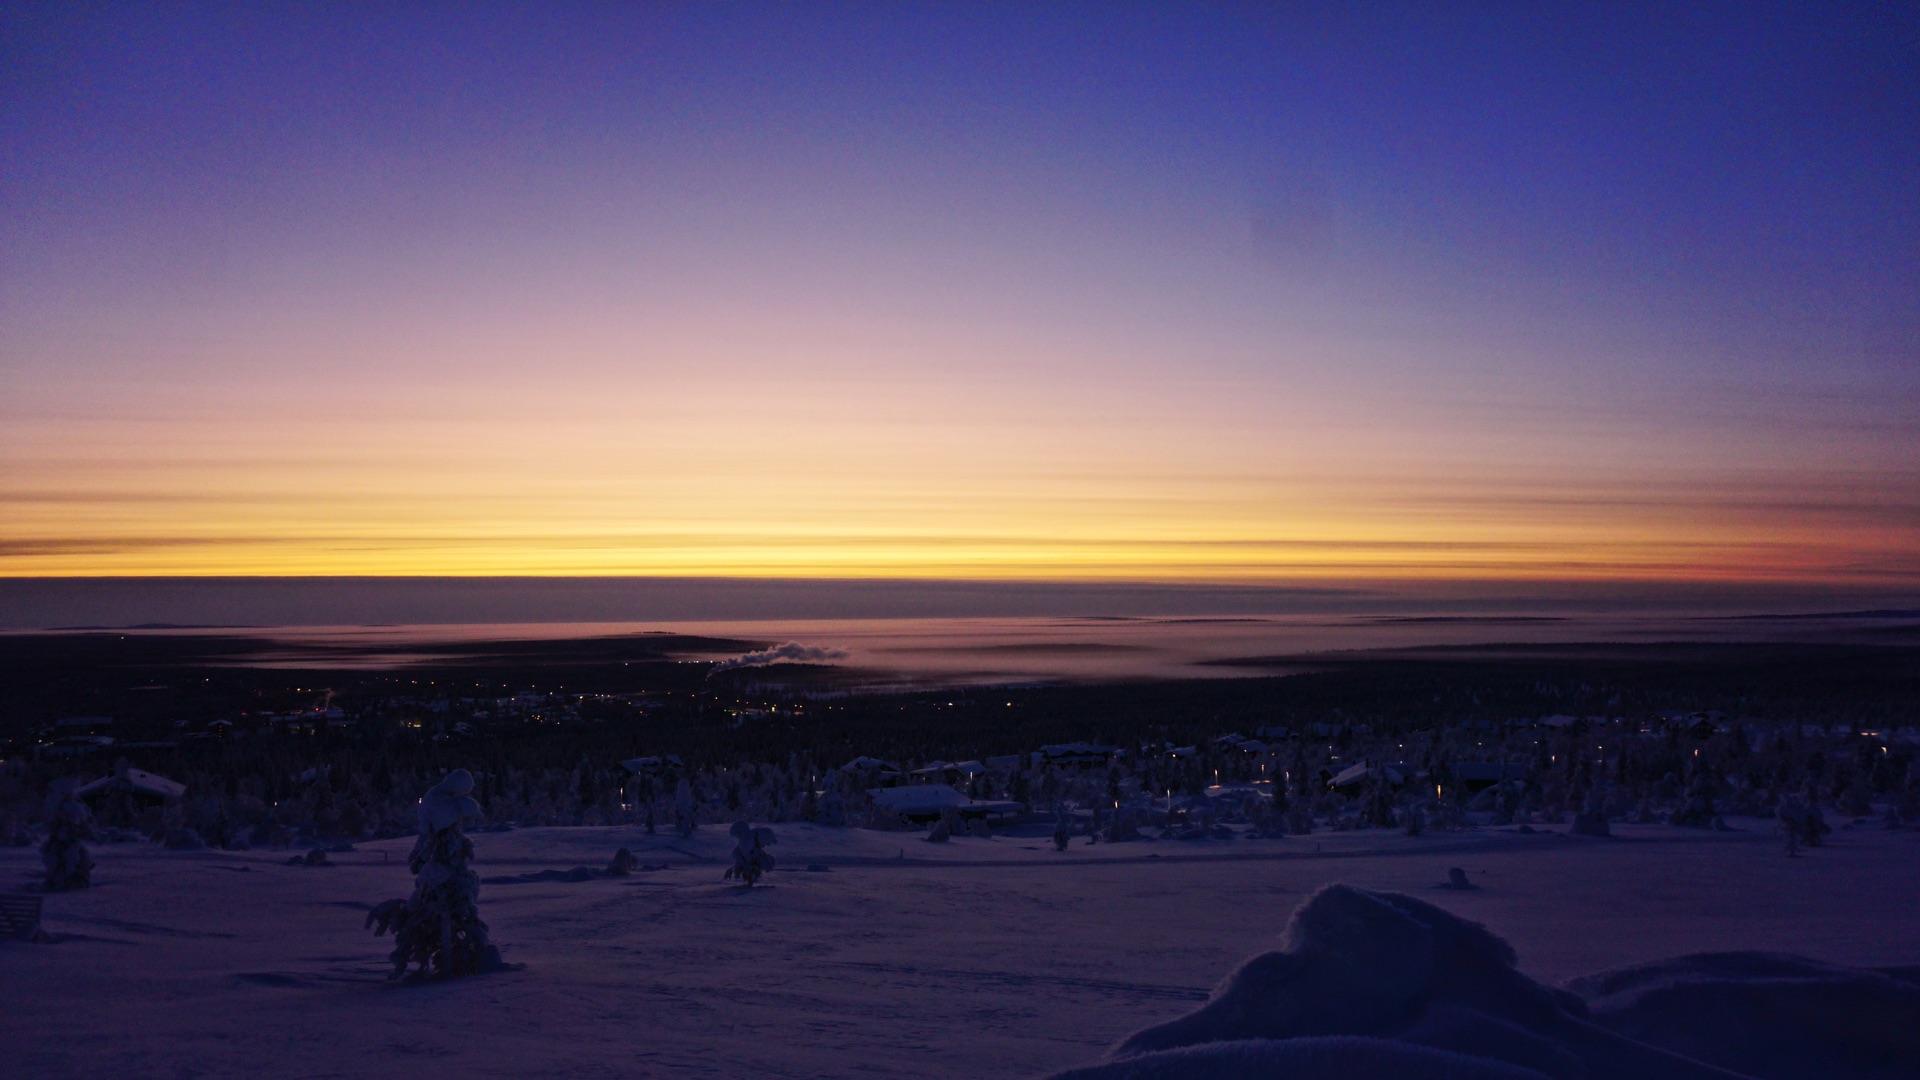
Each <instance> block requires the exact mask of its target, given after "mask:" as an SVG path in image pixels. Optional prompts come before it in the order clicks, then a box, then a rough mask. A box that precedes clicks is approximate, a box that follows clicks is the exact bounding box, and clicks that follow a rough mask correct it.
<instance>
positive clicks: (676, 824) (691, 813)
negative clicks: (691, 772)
mask: <svg viewBox="0 0 1920 1080" xmlns="http://www.w3.org/2000/svg"><path fill="white" fill-rule="evenodd" d="M699 821H700V818H699V816H698V813H697V811H696V810H695V809H694V804H693V785H691V784H689V783H687V782H686V781H685V780H682V781H680V786H679V787H678V788H677V789H676V790H675V791H674V794H673V831H674V832H677V833H679V834H680V838H681V839H682V840H685V839H687V838H688V837H690V836H692V835H693V831H694V830H695V829H696V828H699Z"/></svg>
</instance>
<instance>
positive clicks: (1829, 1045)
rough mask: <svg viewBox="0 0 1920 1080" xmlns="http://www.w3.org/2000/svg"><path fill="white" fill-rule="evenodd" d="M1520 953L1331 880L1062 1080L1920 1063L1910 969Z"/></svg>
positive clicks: (1430, 909) (1919, 991)
mask: <svg viewBox="0 0 1920 1080" xmlns="http://www.w3.org/2000/svg"><path fill="white" fill-rule="evenodd" d="M1515 964H1516V958H1515V956H1514V952H1513V949H1512V947H1510V946H1509V945H1508V944H1507V943H1506V942H1505V941H1503V940H1502V939H1500V938H1499V937H1497V936H1495V935H1494V934H1493V933H1492V932H1491V931H1489V930H1487V929H1486V928H1485V927H1483V926H1481V925H1480V924H1478V923H1474V922H1469V921H1467V920H1465V919H1462V918H1459V917H1458V916H1455V915H1452V914H1449V913H1448V912H1446V911H1444V910H1442V909H1440V908H1438V907H1435V906H1434V905H1432V904H1429V903H1426V902H1424V901H1421V900H1416V899H1414V898H1413V897H1410V896H1403V895H1400V894H1397V893H1372V892H1367V891H1365V890H1361V889H1356V888H1353V887H1351V886H1347V885H1330V886H1328V887H1326V888H1324V889H1321V890H1320V891H1319V892H1316V893H1314V894H1313V895H1312V896H1310V897H1308V898H1307V899H1306V901H1305V902H1303V903H1302V904H1301V905H1300V907H1299V908H1298V909H1297V910H1295V911H1294V913H1293V916H1292V918H1290V919H1289V920H1288V921H1287V925H1286V928H1285V930H1284V931H1282V933H1281V940H1280V948H1279V949H1278V950H1276V951H1274V952H1270V953H1266V954H1264V955H1262V956H1257V957H1254V958H1253V959H1252V960H1249V961H1247V962H1246V964H1244V965H1243V966H1242V967H1241V968H1240V969H1239V970H1238V971H1236V972H1234V973H1233V974H1232V975H1231V976H1229V977H1228V978H1227V980H1226V981H1225V982H1224V983H1222V984H1221V985H1220V987H1219V989H1217V990H1216V991H1215V992H1214V994H1213V996H1212V998H1211V999H1210V1000H1209V1001H1208V1002H1207V1004H1206V1005H1204V1006H1202V1007H1201V1008H1200V1009H1198V1010H1197V1011H1195V1012H1193V1013H1191V1014H1189V1015H1187V1016H1184V1017H1181V1018H1180V1019H1178V1020H1174V1021H1172V1022H1170V1023H1166V1024H1162V1025H1160V1026H1158V1027H1152V1028H1148V1029H1146V1030H1145V1031H1141V1032H1139V1033H1137V1034H1135V1035H1133V1036H1131V1037H1130V1038H1128V1039H1126V1040H1125V1041H1123V1042H1122V1043H1121V1044H1120V1045H1119V1046H1118V1047H1117V1048H1116V1049H1115V1050H1114V1051H1113V1053H1112V1055H1111V1057H1110V1058H1109V1062H1108V1063H1107V1064H1104V1065H1096V1066H1092V1067H1089V1068H1084V1069H1079V1070H1075V1071H1072V1072H1068V1073H1062V1074H1059V1076H1058V1078H1057V1080H1067V1078H1072V1080H1203V1078H1210V1077H1227V1076H1254V1075H1267V1076H1286V1077H1299V1078H1308V1077H1330V1078H1331V1077H1338V1078H1341V1080H1350V1078H1352V1077H1357V1076H1362V1077H1364V1076H1394V1077H1397V1078H1416V1077H1433V1078H1441V1077H1454V1076H1460V1077H1466V1076H1482V1077H1506V1078H1527V1080H1541V1078H1553V1080H1606V1078H1611V1077H1619V1078H1623V1080H1626V1078H1630V1080H1709V1078H1717V1080H1729V1078H1733V1077H1740V1076H1747V1077H1756V1078H1764V1080H1772V1078H1774V1077H1788V1076H1794V1077H1804V1076H1823V1077H1832V1078H1835V1080H1853V1078H1858V1080H1869V1078H1871V1080H1878V1078H1880V1077H1892V1076H1915V1075H1920V1024H1917V1023H1916V1021H1920V1012H1916V1009H1917V1008H1920V986H1916V985H1915V984H1914V983H1912V982H1911V981H1908V980H1906V979H1905V978H1904V977H1903V975H1902V974H1900V973H1896V972H1894V971H1892V970H1890V971H1889V972H1878V971H1857V970H1853V969H1847V968H1836V967H1832V966H1829V965H1824V964H1818V963H1815V962H1813V961H1809V960H1802V959H1799V958H1796V957H1782V956H1770V955H1765V954H1753V953H1738V954H1722V955H1718V956H1707V957H1683V958H1680V959H1678V960H1672V961H1664V962H1662V963H1659V964H1652V965H1647V966H1645V967H1640V968H1632V969H1627V970H1624V971H1619V972H1612V973H1608V974H1604V975H1597V976H1592V977H1589V978H1587V979H1582V980H1579V981H1577V982H1576V983H1575V984H1574V987H1573V989H1567V990H1560V989H1554V988H1551V987H1547V986H1544V985H1542V984H1540V983H1538V982H1535V981H1534V980H1532V979H1530V978H1528V977H1527V976H1525V975H1523V974H1521V973H1520V972H1519V970H1518V969H1517V968H1516V966H1515ZM1902 971H1904V969H1902ZM1583 994H1584V995H1592V996H1593V999H1594V1000H1593V1001H1592V1003H1591V1004H1589V1002H1588V1000H1587V998H1586V997H1584V996H1582V995H1583Z"/></svg>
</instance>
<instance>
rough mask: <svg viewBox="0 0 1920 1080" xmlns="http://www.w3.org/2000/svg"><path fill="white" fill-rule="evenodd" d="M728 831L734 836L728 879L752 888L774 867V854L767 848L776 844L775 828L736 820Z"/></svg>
mask: <svg viewBox="0 0 1920 1080" xmlns="http://www.w3.org/2000/svg"><path fill="white" fill-rule="evenodd" d="M727 831H728V832H729V833H730V834H731V835H732V836H733V865H732V866H730V867H728V868H727V873H726V880H728V881H739V882H741V883H742V884H744V885H746V886H747V887H748V888H752V887H753V886H754V883H755V882H758V881H759V880H760V876H761V875H762V874H765V873H766V872H767V871H769V870H772V869H773V854H772V853H771V852H769V851H768V850H767V849H768V848H770V847H772V846H773V845H774V835H773V830H772V829H756V828H754V827H753V826H751V825H749V824H747V823H746V822H744V821H736V822H734V823H733V827H732V828H731V829H729V830H727Z"/></svg>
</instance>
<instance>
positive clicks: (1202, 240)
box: [0, 3, 1920, 595]
mask: <svg viewBox="0 0 1920 1080" xmlns="http://www.w3.org/2000/svg"><path fill="white" fill-rule="evenodd" d="M0 27H4V38H3V39H0V50H4V53H3V54H0V79H4V82H3V83H0V155H4V157H3V158H0V206H4V218H3V219H0V576H4V577H95V576H141V577H155V576H173V575H182V576H222V577H235V576H241V577H244V576H251V575H263V576H306V575H354V576H386V575H416V576H417V575H435V576H437V575H450V576H464V575H512V576H534V577H538V576H548V575H616V576H620V575H638V576H662V575H663V576H674V577H680V576H684V577H699V578H712V577H750V578H760V577H777V578H787V579H795V578H797V579H809V578H828V579H845V578H907V579H930V578H940V579H962V580H972V579H986V580H1008V581H1021V582H1154V583H1176V584H1180V583H1186V584H1202V585H1208V586H1240V585H1280V586H1301V587H1315V586H1319V585H1341V584H1351V583H1362V584H1365V583H1391V582H1400V583H1409V582H1411V583H1429V584H1431V583H1442V584H1445V585H1446V586H1447V587H1449V588H1456V589H1457V588H1467V589H1471V588H1473V587H1475V586H1476V584H1481V585H1485V586H1486V587H1487V588H1490V589H1492V588H1508V587H1511V586H1512V585H1513V584H1514V583H1516V582H1517V583H1543V584H1544V585H1552V584H1554V583H1578V584H1582V585H1584V586H1591V585H1593V584H1594V583H1601V584H1606V583H1623V584H1638V585H1644V584H1646V583H1655V584H1658V583H1671V584H1673V585H1674V586H1675V587H1692V586H1697V585H1699V584H1701V583H1713V582H1723V583H1734V584H1741V585H1751V584H1755V583H1761V584H1766V583H1774V584H1779V585H1782V586H1791V587H1796V588H1799V587H1807V586H1832V587H1834V588H1839V589H1851V590H1856V591H1865V592H1873V591H1875V590H1879V591H1881V592H1885V593H1888V594H1898V593H1906V594H1916V595H1920V138H1916V135H1917V134H1920V10H1917V9H1916V8H1914V7H1913V6H1912V5H1905V4H1894V3H1888V4H1864V5H1846V4H1819V5H1812V4H1786V5H1772V4H1765V3H1750V4H1737V5H1726V6H1720V5H1685V4H1665V3H1663V4H1646V5H1636V4H1625V3H1623V4H1609V5H1587V4H1555V3H1545V4H1509V3H1499V4H1485V5H1482V4H1470V3H1462V4H1449V5H1430V4H1405V5H1401V4H1389V3H1381V4H1368V5H1316V4H1302V5H1265V4H1259V5H1256V4H1231V3H1226V4H1195V5H1179V4H1128V3H1119V4H1094V5H1080V4H1065V3H1056V4H1012V3H1009V4H956V5H947V4H808V5H771V4H767V5H760V4H746V5H742V4H725V3H717V4H699V5H672V4H646V5H624V4H620V5H616V4H575V5H567V4H552V3H541V4H528V5H514V4H451V3H448V4H434V3H421V4H408V5H392V4H372V3H369V4H355V3H327V4H321V3H249V4H177V5H151V4H124V5H122V4H72V5H46V4H16V3H8V4H6V5H4V17H3V19H0Z"/></svg>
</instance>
